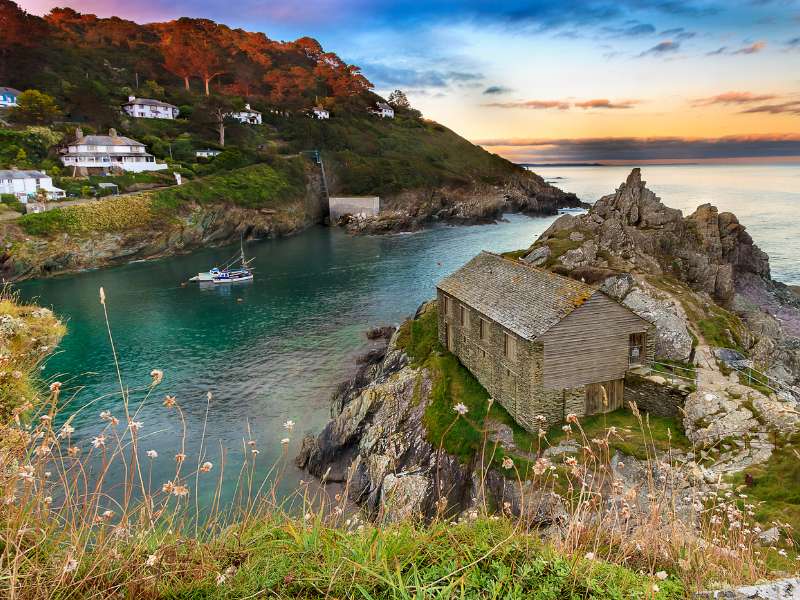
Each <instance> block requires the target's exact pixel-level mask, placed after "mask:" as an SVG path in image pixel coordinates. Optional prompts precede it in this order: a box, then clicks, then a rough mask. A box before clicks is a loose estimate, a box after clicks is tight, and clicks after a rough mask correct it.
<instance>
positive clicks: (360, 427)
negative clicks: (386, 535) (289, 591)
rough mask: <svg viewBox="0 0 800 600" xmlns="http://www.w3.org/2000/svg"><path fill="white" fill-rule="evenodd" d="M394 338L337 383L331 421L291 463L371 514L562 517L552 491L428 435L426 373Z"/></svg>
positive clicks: (542, 521)
mask: <svg viewBox="0 0 800 600" xmlns="http://www.w3.org/2000/svg"><path fill="white" fill-rule="evenodd" d="M396 342H397V339H396V337H394V338H392V340H391V341H390V343H389V344H388V346H387V347H386V348H385V350H384V352H383V353H382V355H381V356H380V357H378V356H375V355H373V360H371V361H370V362H368V363H365V364H362V365H361V368H360V369H359V372H358V373H357V374H356V375H355V376H354V377H353V378H352V379H351V380H349V381H348V382H346V383H345V384H343V385H342V386H340V388H339V390H338V391H337V392H336V394H335V395H334V398H333V402H332V407H333V408H332V413H333V414H332V417H333V418H332V419H331V421H330V422H329V423H328V424H327V425H326V426H325V428H324V429H323V430H322V432H321V433H320V434H319V435H318V436H317V437H313V436H309V437H306V438H305V439H304V440H303V445H302V448H301V450H300V453H299V454H298V456H297V458H296V462H297V464H298V466H299V467H301V468H305V469H307V470H308V471H309V472H311V473H312V474H313V475H315V476H317V477H319V478H321V479H324V480H325V481H331V482H346V488H347V490H348V493H349V496H350V498H351V499H352V500H353V501H355V502H356V503H358V504H359V505H361V506H363V507H364V508H365V509H366V510H367V511H368V512H369V514H370V515H371V516H372V517H373V518H380V519H384V520H400V519H403V518H407V517H415V518H431V517H433V516H434V515H436V514H447V515H449V516H457V515H459V514H462V513H465V512H469V511H470V510H472V509H473V508H474V507H475V506H477V505H478V504H482V503H483V502H486V503H487V504H488V505H490V506H495V507H505V510H506V511H507V512H509V513H511V514H514V515H516V516H518V517H520V518H522V519H524V520H525V521H526V522H527V523H528V524H538V525H548V524H553V523H558V522H559V519H561V518H562V516H563V515H564V514H565V513H564V508H563V506H562V504H561V499H560V498H559V497H558V496H556V495H554V494H552V493H549V492H544V491H542V490H537V489H534V486H533V484H532V483H531V482H526V483H524V484H522V485H520V484H519V483H518V482H517V481H516V480H515V479H509V478H507V477H505V476H504V475H503V474H501V473H499V472H497V471H496V470H494V469H489V470H485V469H482V468H481V465H480V464H478V463H479V460H478V459H473V460H470V461H468V462H462V461H461V460H460V459H459V458H458V457H456V456H453V455H450V454H448V453H447V452H445V451H443V450H442V449H440V448H439V447H438V446H437V445H435V444H432V443H431V442H430V441H429V440H428V438H427V432H426V428H425V425H424V422H423V417H424V414H425V410H426V408H427V407H428V405H429V403H430V401H431V397H430V396H431V390H432V387H433V382H432V379H431V373H430V372H429V371H428V370H427V369H425V368H424V367H414V366H411V365H410V364H409V359H408V357H407V356H406V354H405V353H404V352H402V351H401V350H400V349H399V348H398V347H397V344H396Z"/></svg>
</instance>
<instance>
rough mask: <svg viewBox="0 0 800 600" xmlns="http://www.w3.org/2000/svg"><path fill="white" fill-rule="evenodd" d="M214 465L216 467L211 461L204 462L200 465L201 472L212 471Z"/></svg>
mask: <svg viewBox="0 0 800 600" xmlns="http://www.w3.org/2000/svg"><path fill="white" fill-rule="evenodd" d="M213 467H214V465H213V464H212V463H210V462H208V461H206V462H204V463H203V465H202V466H201V467H200V472H201V473H208V472H209V471H210V470H211V469H212V468H213Z"/></svg>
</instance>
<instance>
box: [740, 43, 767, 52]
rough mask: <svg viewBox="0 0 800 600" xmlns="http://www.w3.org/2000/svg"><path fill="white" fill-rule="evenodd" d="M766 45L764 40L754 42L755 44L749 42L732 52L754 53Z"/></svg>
mask: <svg viewBox="0 0 800 600" xmlns="http://www.w3.org/2000/svg"><path fill="white" fill-rule="evenodd" d="M766 45H767V43H766V42H756V43H755V44H750V45H749V46H745V47H744V48H739V49H738V50H736V51H735V52H734V54H755V53H756V52H761V51H762V50H763V49H764V48H765V47H766Z"/></svg>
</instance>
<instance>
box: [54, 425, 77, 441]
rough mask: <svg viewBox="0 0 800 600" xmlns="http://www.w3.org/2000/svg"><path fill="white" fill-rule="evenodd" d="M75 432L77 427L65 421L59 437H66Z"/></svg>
mask: <svg viewBox="0 0 800 600" xmlns="http://www.w3.org/2000/svg"><path fill="white" fill-rule="evenodd" d="M73 433H75V428H74V427H73V426H72V425H70V424H69V423H64V425H63V426H62V427H61V431H59V432H58V437H60V438H65V437H67V436H68V435H72V434H73Z"/></svg>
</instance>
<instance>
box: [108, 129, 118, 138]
mask: <svg viewBox="0 0 800 600" xmlns="http://www.w3.org/2000/svg"><path fill="white" fill-rule="evenodd" d="M108 135H110V136H111V137H117V130H116V129H114V128H113V127H112V128H111V129H109V130H108Z"/></svg>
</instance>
